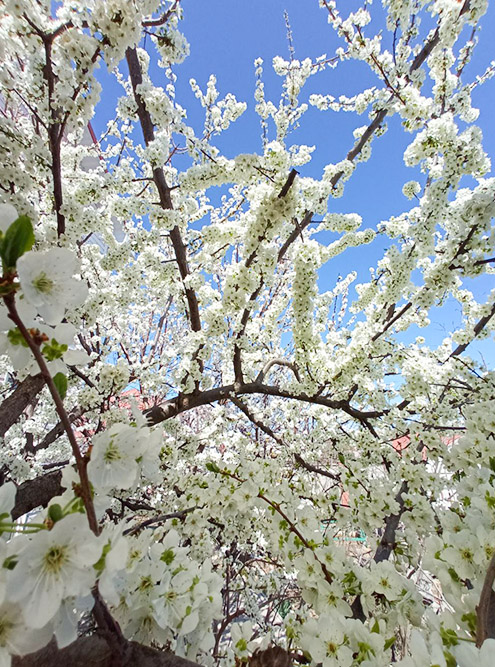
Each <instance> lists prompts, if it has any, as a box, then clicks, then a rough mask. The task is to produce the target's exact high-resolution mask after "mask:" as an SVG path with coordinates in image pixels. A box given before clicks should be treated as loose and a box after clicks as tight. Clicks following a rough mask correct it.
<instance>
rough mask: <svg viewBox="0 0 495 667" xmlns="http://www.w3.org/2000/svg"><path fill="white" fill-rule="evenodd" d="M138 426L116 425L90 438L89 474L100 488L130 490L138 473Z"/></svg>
mask: <svg viewBox="0 0 495 667" xmlns="http://www.w3.org/2000/svg"><path fill="white" fill-rule="evenodd" d="M140 436H141V429H138V428H135V427H133V426H127V425H125V424H115V426H112V428H111V429H110V430H109V431H106V432H105V433H102V434H101V435H97V436H95V437H94V438H93V450H92V452H91V461H90V462H89V464H88V475H89V478H90V480H91V482H92V483H93V484H94V485H95V486H97V487H99V488H100V489H113V488H118V489H129V488H131V487H132V486H133V485H134V484H135V482H136V480H137V476H138V471H139V466H138V463H137V461H136V459H137V458H138V457H139V456H140V455H141V453H142V450H141V447H140V446H139V440H140Z"/></svg>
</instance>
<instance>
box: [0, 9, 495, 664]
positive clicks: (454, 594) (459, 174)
mask: <svg viewBox="0 0 495 667" xmlns="http://www.w3.org/2000/svg"><path fill="white" fill-rule="evenodd" d="M339 5H342V7H340V6H339ZM320 6H321V13H322V18H323V19H324V20H325V19H327V20H328V23H329V28H328V29H329V30H334V31H335V33H336V35H337V36H338V39H339V40H340V44H341V46H340V47H339V48H338V50H337V52H336V53H335V56H332V57H330V58H328V57H322V58H320V59H318V60H317V61H316V62H313V61H311V60H310V59H305V60H302V61H298V60H295V59H294V58H293V57H291V59H290V60H289V61H285V60H283V59H282V58H280V57H278V58H275V60H274V68H275V71H276V73H277V74H278V75H279V76H280V77H282V80H283V94H282V97H281V99H280V101H277V102H274V101H270V100H269V98H268V96H267V95H265V89H264V85H263V64H262V62H261V61H260V60H258V61H257V62H256V63H255V67H256V75H257V81H258V83H257V88H256V111H257V113H258V115H259V117H260V119H261V123H262V127H263V135H264V139H263V144H262V148H261V151H258V152H253V153H250V154H242V155H238V156H237V157H235V158H234V159H228V158H227V157H225V156H224V155H223V154H222V152H221V150H220V149H219V147H218V142H217V135H218V134H219V133H221V132H222V131H224V130H227V129H228V127H229V125H230V124H231V123H233V122H234V121H235V120H236V119H237V118H238V117H239V116H240V115H241V114H242V113H243V112H244V110H245V107H246V105H245V104H244V103H241V102H238V101H237V100H236V99H235V97H234V96H233V95H231V94H229V95H227V96H226V97H225V98H223V99H221V98H220V96H219V93H218V91H217V90H216V85H215V79H214V78H211V79H210V81H209V83H208V86H207V88H206V90H202V89H201V88H200V87H199V85H198V84H196V83H195V82H194V81H193V82H191V85H192V88H193V92H194V93H195V95H196V97H197V98H198V99H199V101H200V103H201V104H202V106H203V107H204V109H205V118H206V120H205V127H204V131H198V130H197V129H196V130H195V129H194V128H193V127H191V126H190V125H188V121H187V119H186V114H185V112H184V110H183V108H182V107H181V106H180V104H179V103H178V101H177V100H176V95H175V82H176V73H175V72H176V69H175V68H174V64H176V63H179V62H181V61H182V60H183V59H184V58H185V56H186V55H187V51H188V45H187V42H186V40H185V38H184V36H183V35H182V34H181V32H180V18H181V12H182V7H181V5H180V0H175V1H173V2H170V1H168V0H161V1H160V0H140V2H137V0H132V1H131V0H126V1H125V2H124V1H123V0H89V1H88V2H80V1H79V0H72V1H71V2H66V1H65V0H64V1H61V2H47V1H34V0H7V1H6V2H5V3H4V7H3V9H2V11H4V10H6V11H5V12H4V13H3V15H2V17H1V22H0V50H1V53H2V62H1V64H0V82H1V86H2V93H1V98H0V99H1V115H0V150H1V155H2V161H1V166H0V169H1V179H0V201H1V203H0V229H1V236H0V256H1V259H2V267H3V271H2V273H3V276H2V280H1V282H0V294H1V297H2V307H1V311H0V327H1V331H2V332H3V333H2V334H1V345H2V347H1V352H2V354H3V356H2V358H1V361H0V364H1V373H2V377H3V396H4V400H3V403H2V405H1V406H0V431H1V435H2V436H3V437H4V440H5V444H4V447H3V450H2V468H1V478H2V479H1V481H2V486H1V488H0V504H1V509H0V521H1V523H0V530H1V537H0V551H1V558H0V561H1V563H2V568H1V576H0V654H1V658H0V662H1V664H2V665H3V664H10V661H11V658H12V656H15V657H14V659H13V662H14V664H16V665H24V666H27V665H41V664H64V665H65V664H73V665H78V664H85V665H87V664H96V658H97V659H98V664H108V665H110V664H111V665H134V664H140V665H147V664H153V665H157V664H162V665H172V664H173V665H187V664H192V663H191V662H190V661H192V662H194V663H199V664H201V665H217V664H218V665H232V664H234V662H235V661H236V664H238V665H239V664H251V665H270V664H281V665H289V664H291V662H297V663H299V664H312V665H320V664H321V665H324V667H330V666H332V665H339V666H342V667H348V666H350V665H363V666H364V665H366V666H368V667H371V666H373V665H374V666H377V667H378V666H385V665H390V664H397V665H402V666H403V667H411V666H414V665H415V666H417V667H425V666H429V665H440V666H442V667H445V666H448V667H452V666H455V665H457V664H458V665H460V666H461V667H464V666H467V665H473V664H479V665H488V664H492V662H491V660H492V657H491V655H492V652H493V648H494V646H495V639H494V638H495V625H494V621H493V619H494V613H495V602H494V595H495V594H494V593H493V590H492V584H493V581H494V578H495V557H494V554H495V416H494V415H495V374H494V372H493V370H491V369H489V368H486V367H482V366H481V365H480V364H478V363H477V362H475V361H474V360H473V359H472V358H470V356H469V354H470V344H471V343H472V342H473V341H474V340H475V339H479V338H481V337H487V336H489V335H491V331H492V330H493V322H494V320H495V318H494V317H493V316H494V314H495V292H494V291H492V292H491V293H490V294H489V295H488V297H487V298H486V299H485V300H482V301H477V300H476V298H475V296H474V294H475V292H474V290H475V286H476V285H477V284H478V281H485V282H484V283H483V284H488V283H487V281H488V280H489V276H491V275H493V264H494V261H495V259H494V257H493V247H494V241H495V232H494V227H493V225H492V217H493V215H494V212H495V179H493V178H490V177H489V172H490V162H489V159H488V157H487V155H486V154H485V151H484V150H483V145H482V137H481V132H480V130H479V129H478V128H477V127H476V125H475V122H476V119H477V110H476V109H475V108H473V107H472V105H471V92H472V91H473V89H474V88H475V87H477V86H480V85H482V84H484V83H485V81H487V80H488V79H489V78H490V77H491V75H492V74H493V66H490V67H489V68H488V69H487V70H486V71H485V72H480V73H479V75H478V76H477V77H476V78H474V79H470V78H469V77H468V76H467V74H465V71H466V66H467V64H468V63H469V61H470V59H471V56H472V53H473V50H474V48H475V45H476V35H477V31H478V29H479V27H480V25H481V23H482V21H483V15H484V13H485V11H486V8H487V0H465V1H459V0H416V1H415V2H411V1H410V0H408V1H404V0H383V8H382V7H378V6H377V4H376V2H375V4H374V5H372V3H371V2H370V1H367V2H364V3H363V6H362V7H361V8H360V9H358V10H357V11H355V12H353V13H351V14H348V13H345V12H346V11H347V12H348V10H346V3H345V2H341V3H340V2H338V1H337V0H320ZM190 11H194V7H193V6H191V8H190ZM341 11H342V12H344V13H341ZM373 12H377V13H378V14H380V16H382V12H385V13H386V16H385V20H386V23H384V33H383V34H381V35H378V34H373V31H372V30H371V26H370V25H369V23H370V20H371V18H372V14H373ZM424 25H427V26H429V27H428V28H424V27H423V26H424ZM143 35H146V37H147V39H146V43H144V42H143V41H142V37H143ZM144 47H145V48H144ZM350 60H357V61H361V62H362V63H364V64H366V65H367V66H369V68H370V72H371V74H372V75H373V76H374V77H375V79H376V84H375V85H374V86H373V87H371V88H369V89H366V90H363V91H362V92H360V93H359V94H358V95H356V96H354V97H351V98H346V97H340V98H339V99H336V98H333V97H331V96H330V95H328V94H326V91H325V90H324V89H322V90H321V94H318V95H316V94H315V95H311V96H310V97H309V99H307V97H305V93H304V85H305V82H306V81H307V79H308V78H309V77H310V76H313V75H315V77H316V78H317V77H318V76H319V75H321V73H322V72H323V71H324V70H326V69H327V68H329V67H340V66H342V63H345V62H347V61H350ZM156 64H158V65H159V66H160V67H161V68H162V70H163V71H162V75H161V81H162V82H163V81H164V80H165V81H166V85H165V86H159V85H155V83H154V82H153V81H154V77H155V74H156V71H157V70H156ZM99 65H102V66H103V67H106V68H108V71H109V72H110V73H113V75H114V76H115V77H116V79H117V81H118V83H119V84H120V85H121V88H122V96H121V97H120V99H118V102H117V107H116V113H115V118H114V119H113V120H112V121H111V122H110V123H109V125H108V130H107V132H106V133H105V135H104V136H103V137H101V138H100V140H99V141H98V142H97V143H96V142H95V143H90V144H89V145H88V144H87V142H84V141H83V136H84V134H85V133H86V132H87V127H88V122H89V121H91V119H92V117H93V115H94V113H95V105H96V104H97V102H98V98H99V94H100V83H99V80H98V78H97V76H96V68H97V66H99ZM429 81H431V82H432V84H430V83H429ZM305 100H306V101H305ZM308 103H309V105H312V106H313V107H316V108H317V109H319V110H321V112H322V115H321V123H322V127H323V124H324V123H325V122H326V121H325V118H326V116H325V114H324V112H325V110H327V109H332V110H333V111H342V110H347V111H349V110H350V111H353V112H355V113H356V114H364V115H365V118H366V120H365V124H364V125H362V126H361V127H357V129H356V130H355V132H354V137H355V142H354V144H353V145H350V146H349V148H348V152H347V155H340V156H332V155H329V156H328V160H332V159H335V160H336V161H335V162H329V163H328V164H327V166H326V167H325V169H324V171H323V174H322V176H321V178H313V177H310V176H307V175H305V166H304V165H305V164H306V163H307V162H309V160H310V159H311V151H310V149H309V148H308V147H307V146H304V145H302V146H291V145H290V144H289V133H290V132H291V130H292V129H293V128H294V127H295V125H296V124H298V123H303V122H304V114H305V113H306V112H307V110H308ZM393 116H397V117H398V118H399V119H400V120H401V122H402V127H403V131H404V133H406V136H407V137H408V147H407V149H406V151H405V153H404V161H405V164H406V165H407V166H411V167H413V166H419V167H420V171H419V169H418V170H417V172H415V173H421V177H420V178H419V180H417V181H409V182H408V183H406V185H405V186H404V194H405V195H406V196H407V197H408V198H409V199H410V200H412V201H411V203H410V205H409V206H408V207H407V210H406V211H405V212H404V213H403V214H402V215H400V216H396V217H393V218H391V219H390V220H388V221H386V222H384V223H383V224H382V225H381V227H380V228H379V229H370V228H366V223H363V221H362V220H361V218H360V216H358V215H357V214H355V213H352V212H349V213H348V214H341V213H335V212H333V201H334V198H336V197H340V196H341V195H342V194H343V192H344V188H345V183H346V181H348V180H349V179H350V178H351V177H352V176H353V174H354V172H355V171H357V170H359V162H360V161H363V160H367V159H368V158H369V157H370V154H371V143H372V141H377V142H378V141H380V135H382V134H383V132H384V131H385V129H386V125H387V122H388V121H389V119H390V118H391V117H393ZM361 124H362V123H361ZM271 133H273V134H271ZM95 157H96V158H97V160H95V159H94V158H95ZM88 164H90V165H91V167H88ZM215 187H216V188H218V187H219V188H220V190H218V189H217V190H215V189H214V188H215ZM218 192H220V195H219V194H218ZM362 226H363V227H364V228H363V229H360V228H361V227H362ZM116 230H117V231H116ZM324 231H331V232H333V233H334V237H335V239H336V240H334V241H333V242H332V243H326V242H324V240H322V238H323V239H324V236H323V237H322V236H321V232H324ZM319 234H320V236H319ZM377 234H378V235H380V238H381V239H382V240H383V241H384V245H385V246H386V251H385V253H384V255H383V257H382V259H380V261H379V262H378V264H377V266H376V267H374V268H373V269H372V271H371V275H370V277H369V280H368V281H367V282H365V283H362V284H358V285H355V286H353V283H354V282H355V281H356V272H354V271H350V272H349V273H348V275H347V276H345V277H343V278H342V279H341V280H340V281H339V282H337V284H336V285H335V286H334V287H332V289H330V290H328V291H322V290H321V289H320V288H319V286H318V282H317V280H318V276H319V274H320V272H321V270H322V268H324V267H325V266H326V265H327V263H329V262H331V261H338V260H335V258H336V257H337V256H339V255H343V254H345V253H346V251H347V250H348V249H349V248H351V247H356V246H360V245H363V244H368V243H372V242H373V240H374V239H375V237H376V236H377ZM95 240H97V241H98V243H95V242H94V241H95ZM350 268H352V267H350ZM452 303H454V304H456V307H457V308H459V309H460V310H461V312H462V321H461V323H460V324H459V326H458V328H457V329H456V330H455V331H453V332H452V333H451V335H449V336H447V337H445V339H444V340H443V341H442V342H441V344H439V345H431V344H430V345H428V341H427V340H425V338H427V336H426V335H425V337H424V338H420V337H418V338H416V340H415V341H414V342H412V343H411V342H408V341H411V340H412V338H411V336H409V337H408V335H407V334H408V332H411V331H414V330H415V329H416V328H417V327H418V326H419V327H422V326H426V325H427V324H428V317H429V313H430V311H431V309H433V308H441V307H442V306H443V307H449V308H451V307H452ZM133 396H134V397H135V398H133ZM399 441H400V443H401V445H400V447H399V446H397V442H399ZM356 536H359V538H358V539H359V546H358V547H355V548H352V549H351V548H350V546H349V545H350V544H351V540H352V539H355V537H356ZM424 577H428V578H429V581H430V582H431V585H433V583H434V584H435V586H436V587H437V589H438V590H439V591H440V592H441V593H440V598H439V601H438V603H437V604H436V605H435V608H428V606H427V605H426V604H425V600H426V596H425V595H424V594H423V593H422V592H421V586H420V583H421V581H422V580H423V579H422V578H424Z"/></svg>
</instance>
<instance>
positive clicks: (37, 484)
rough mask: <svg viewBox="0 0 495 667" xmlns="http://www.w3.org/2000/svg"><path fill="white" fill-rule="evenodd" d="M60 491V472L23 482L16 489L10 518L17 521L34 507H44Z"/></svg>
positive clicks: (61, 489) (56, 471)
mask: <svg viewBox="0 0 495 667" xmlns="http://www.w3.org/2000/svg"><path fill="white" fill-rule="evenodd" d="M62 491H63V488H62V471H61V470H55V471H53V472H49V473H47V474H46V475H41V476H40V477H35V478H34V479H29V480H27V481H26V482H23V483H22V484H21V485H20V486H18V487H17V493H16V495H15V505H14V509H13V510H12V518H13V519H14V520H15V519H18V518H19V517H21V516H23V515H24V514H27V513H28V512H31V510H34V509H36V507H40V506H41V507H46V506H47V505H48V503H49V502H50V500H51V499H52V498H53V497H54V496H59V495H60V494H61V493H62Z"/></svg>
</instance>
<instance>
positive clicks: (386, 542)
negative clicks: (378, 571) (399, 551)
mask: <svg viewBox="0 0 495 667" xmlns="http://www.w3.org/2000/svg"><path fill="white" fill-rule="evenodd" d="M407 490H408V484H407V482H405V481H404V482H402V484H401V487H400V489H399V491H398V493H397V495H396V496H395V501H396V502H397V503H398V505H399V511H398V512H397V514H389V515H388V517H387V518H386V520H385V530H384V531H383V535H382V539H381V540H380V543H379V544H378V548H377V550H376V552H375V555H374V556H373V560H374V561H375V563H381V562H382V561H384V560H388V558H389V556H390V554H391V553H392V552H393V551H394V549H395V547H396V541H395V535H396V533H397V528H398V527H399V521H400V519H401V517H402V515H403V514H404V512H405V511H406V507H405V505H404V498H403V495H404V494H405V493H407Z"/></svg>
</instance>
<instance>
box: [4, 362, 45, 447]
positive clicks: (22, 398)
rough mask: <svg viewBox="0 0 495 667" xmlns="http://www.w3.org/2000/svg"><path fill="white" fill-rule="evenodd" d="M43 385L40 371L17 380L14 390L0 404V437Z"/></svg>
mask: <svg viewBox="0 0 495 667" xmlns="http://www.w3.org/2000/svg"><path fill="white" fill-rule="evenodd" d="M44 386H45V380H44V379H43V376H42V375H41V373H38V374H37V375H28V376H27V377H26V378H25V379H24V380H22V382H19V384H18V385H17V387H16V388H15V389H14V391H13V392H12V393H11V394H10V396H8V397H7V398H6V399H5V400H4V401H3V403H2V405H1V406H0V437H1V438H3V437H4V435H5V434H6V433H7V431H8V430H9V428H10V427H11V426H13V425H14V424H15V423H16V421H17V420H18V419H19V417H20V416H21V414H22V413H23V412H24V410H25V409H26V408H27V406H28V405H30V404H31V403H32V402H33V400H34V399H35V398H36V396H37V395H38V394H39V393H40V391H41V390H42V389H43V387H44Z"/></svg>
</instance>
